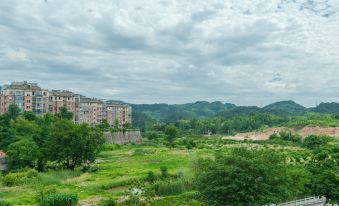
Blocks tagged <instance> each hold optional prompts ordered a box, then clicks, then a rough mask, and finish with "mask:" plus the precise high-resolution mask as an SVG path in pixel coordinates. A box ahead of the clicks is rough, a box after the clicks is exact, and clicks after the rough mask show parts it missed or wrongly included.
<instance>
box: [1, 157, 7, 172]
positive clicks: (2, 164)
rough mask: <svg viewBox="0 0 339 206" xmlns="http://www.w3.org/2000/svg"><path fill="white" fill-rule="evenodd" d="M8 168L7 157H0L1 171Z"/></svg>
mask: <svg viewBox="0 0 339 206" xmlns="http://www.w3.org/2000/svg"><path fill="white" fill-rule="evenodd" d="M7 169H8V165H7V163H6V159H5V158H4V157H3V158H0V171H6V170H7Z"/></svg>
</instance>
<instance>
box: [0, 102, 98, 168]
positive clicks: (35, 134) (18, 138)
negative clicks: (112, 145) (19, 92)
mask: <svg viewBox="0 0 339 206" xmlns="http://www.w3.org/2000/svg"><path fill="white" fill-rule="evenodd" d="M72 117H73V114H72V113H70V112H67V111H66V110H65V109H63V110H62V112H61V113H60V114H57V115H51V114H46V115H45V116H43V117H37V116H36V115H35V114H34V113H32V112H24V113H20V111H19V109H18V108H17V107H16V106H15V105H11V106H10V110H9V112H8V113H6V114H5V115H1V116H0V150H4V151H5V152H6V153H7V155H8V161H9V166H10V169H11V170H17V169H22V168H26V167H30V168H35V169H37V170H39V171H44V170H46V169H48V168H67V169H74V168H75V167H77V166H80V165H82V164H84V163H91V162H93V161H94V160H95V158H96V156H97V154H98V152H99V151H100V147H101V145H102V144H103V143H104V140H103V134H102V131H101V130H100V129H99V128H92V127H90V126H88V125H87V124H81V125H76V124H74V123H73V122H72V120H71V119H72Z"/></svg>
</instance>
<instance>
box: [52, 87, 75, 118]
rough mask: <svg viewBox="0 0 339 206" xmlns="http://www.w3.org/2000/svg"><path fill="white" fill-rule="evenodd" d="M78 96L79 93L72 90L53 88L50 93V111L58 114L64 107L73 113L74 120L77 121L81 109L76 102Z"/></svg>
mask: <svg viewBox="0 0 339 206" xmlns="http://www.w3.org/2000/svg"><path fill="white" fill-rule="evenodd" d="M77 98H78V95H76V94H74V93H73V92H70V91H66V90H63V91H60V90H52V91H51V92H50V95H49V113H52V114H57V113H59V112H60V111H61V108H63V107H64V108H66V109H67V111H69V112H72V113H73V120H74V121H75V120H76V117H77V116H78V113H77V112H78V111H79V109H77V104H76V103H77ZM78 106H79V105H78Z"/></svg>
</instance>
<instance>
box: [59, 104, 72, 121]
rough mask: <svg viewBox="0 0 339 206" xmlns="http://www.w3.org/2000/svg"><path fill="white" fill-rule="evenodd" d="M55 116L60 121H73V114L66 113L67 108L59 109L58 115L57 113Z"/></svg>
mask: <svg viewBox="0 0 339 206" xmlns="http://www.w3.org/2000/svg"><path fill="white" fill-rule="evenodd" d="M57 116H58V117H59V118H60V119H68V120H71V119H73V113H72V112H69V111H67V108H66V107H61V108H60V113H58V114H57Z"/></svg>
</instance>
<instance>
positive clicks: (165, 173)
mask: <svg viewBox="0 0 339 206" xmlns="http://www.w3.org/2000/svg"><path fill="white" fill-rule="evenodd" d="M160 172H161V177H163V178H166V177H168V176H169V174H168V169H167V167H166V166H162V167H160Z"/></svg>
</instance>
